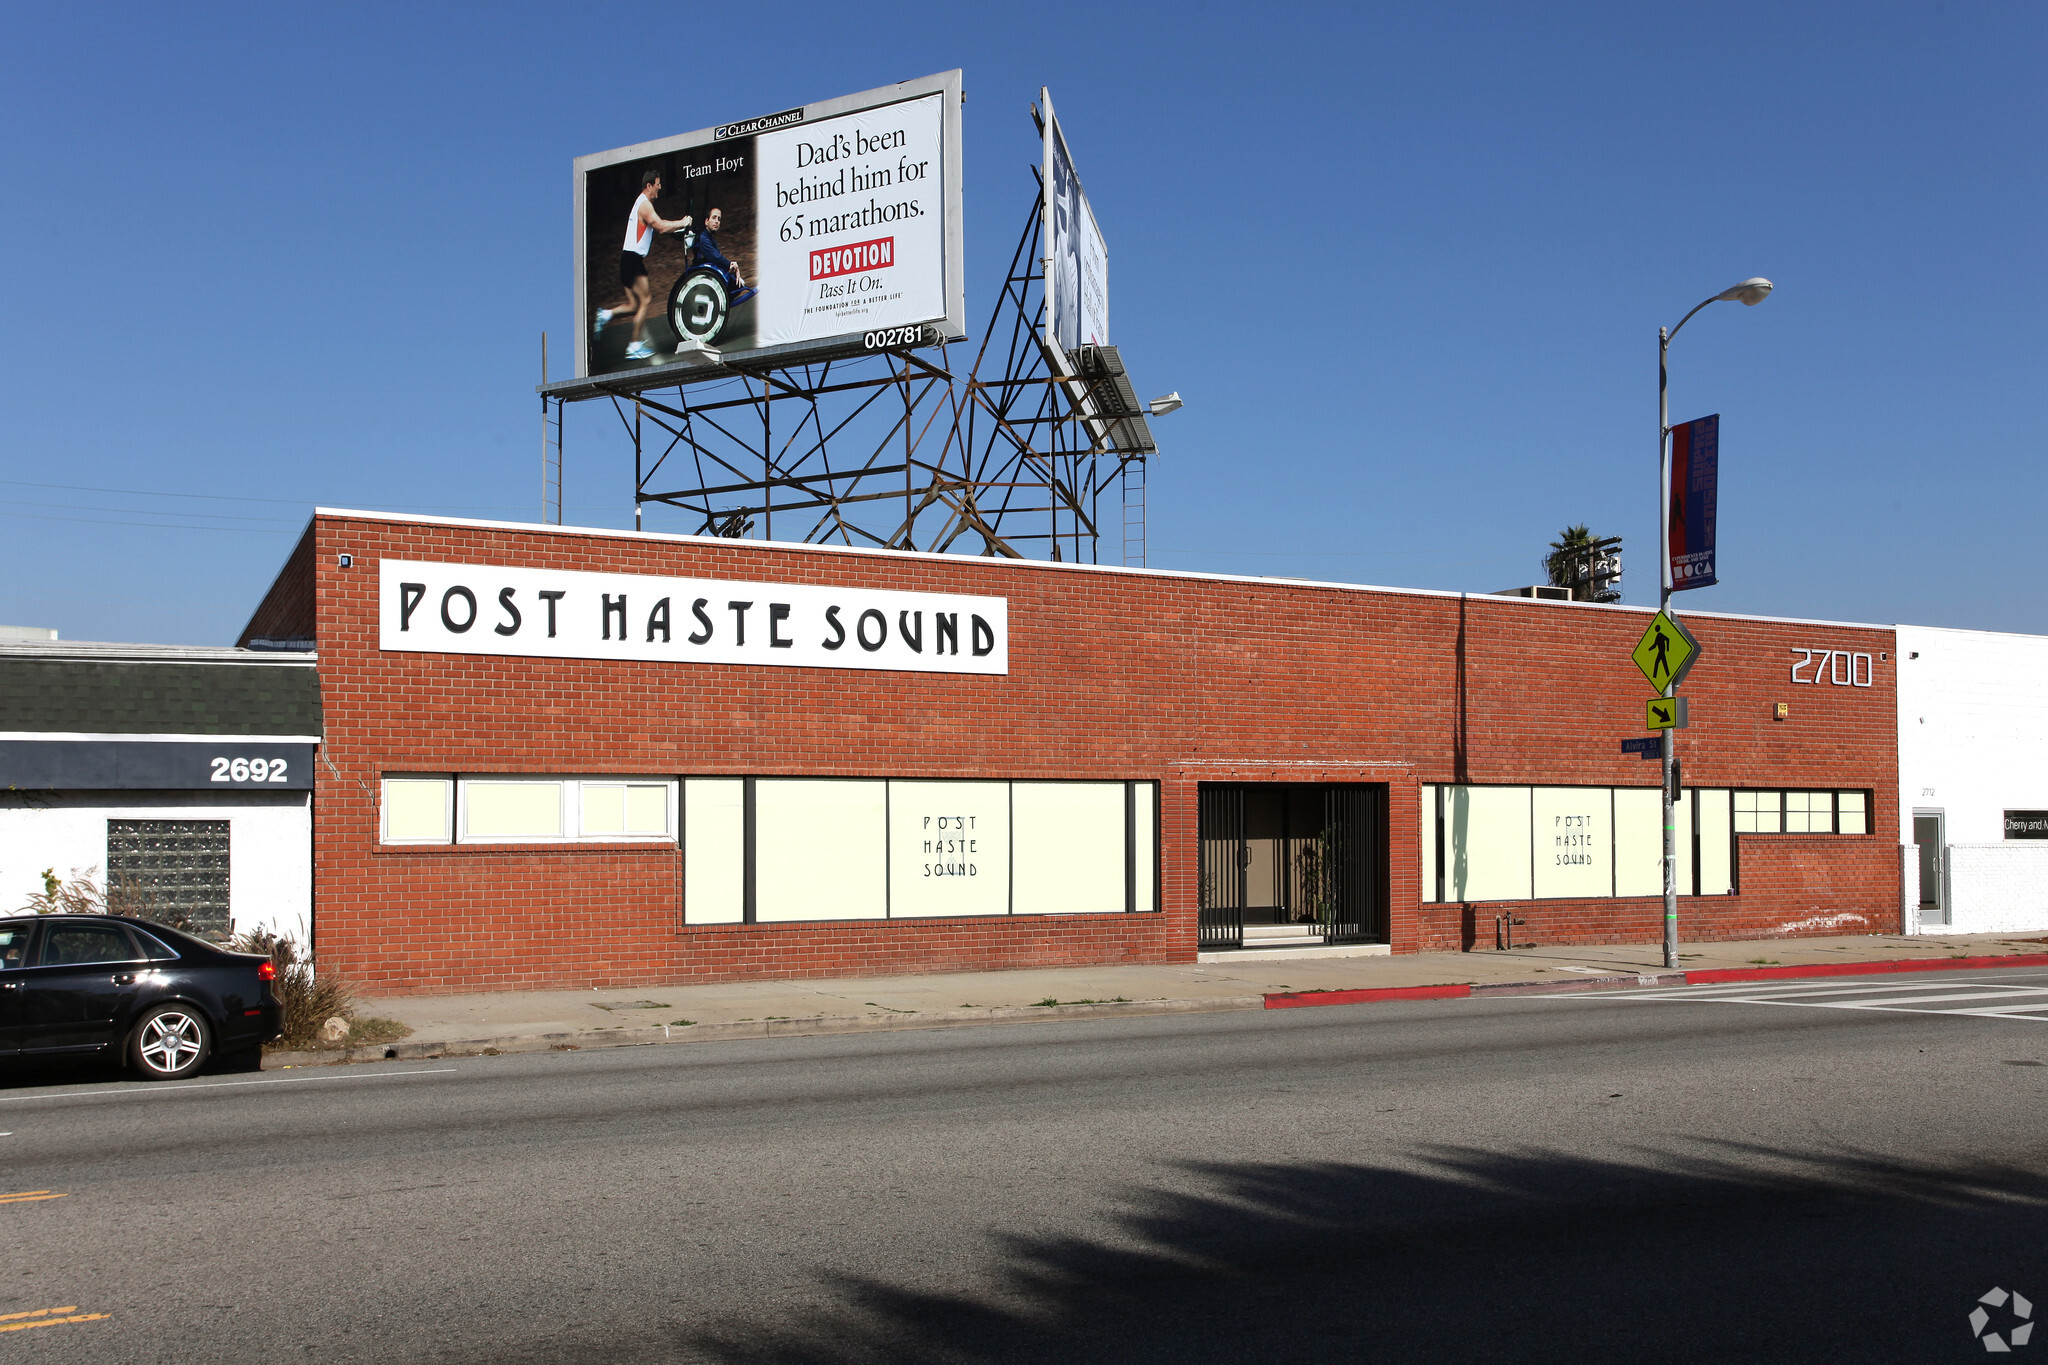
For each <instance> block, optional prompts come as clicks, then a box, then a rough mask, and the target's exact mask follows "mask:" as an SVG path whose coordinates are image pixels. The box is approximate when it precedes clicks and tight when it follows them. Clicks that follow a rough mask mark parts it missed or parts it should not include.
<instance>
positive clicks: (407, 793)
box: [384, 777, 453, 843]
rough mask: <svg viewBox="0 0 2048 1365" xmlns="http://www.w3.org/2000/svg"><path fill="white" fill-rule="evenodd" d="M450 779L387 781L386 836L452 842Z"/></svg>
mask: <svg viewBox="0 0 2048 1365" xmlns="http://www.w3.org/2000/svg"><path fill="white" fill-rule="evenodd" d="M451 785H453V784H452V783H450V782H448V781H447V780H446V779H438V780H436V779H429V778H411V777H393V778H386V779H385V782H384V837H385V838H386V839H423V840H425V839H431V840H437V841H439V842H442V843H446V842H447V841H448V788H449V787H450V786H451Z"/></svg>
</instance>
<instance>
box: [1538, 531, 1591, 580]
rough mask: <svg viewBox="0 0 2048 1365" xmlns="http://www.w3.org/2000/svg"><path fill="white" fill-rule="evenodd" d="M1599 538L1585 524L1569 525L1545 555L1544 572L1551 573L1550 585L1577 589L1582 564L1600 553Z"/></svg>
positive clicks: (1551, 543) (1552, 542) (1551, 544)
mask: <svg viewBox="0 0 2048 1365" xmlns="http://www.w3.org/2000/svg"><path fill="white" fill-rule="evenodd" d="M1598 545H1599V538H1598V537H1597V536H1595V535H1594V534H1593V533H1592V532H1591V531H1589V530H1587V529H1586V528H1585V527H1584V526H1567V527H1565V528H1564V534H1563V536H1561V537H1560V538H1558V539H1557V540H1553V541H1551V542H1550V553H1549V554H1547V555H1545V556H1543V572H1544V573H1545V574H1547V575H1549V578H1550V585H1551V586H1552V587H1555V588H1572V589H1577V588H1578V587H1579V586H1580V578H1579V575H1580V573H1581V572H1582V570H1581V569H1580V568H1579V566H1580V565H1581V564H1584V563H1586V562H1587V561H1588V560H1590V559H1593V558H1594V557H1595V556H1597V555H1598V554H1599V549H1598Z"/></svg>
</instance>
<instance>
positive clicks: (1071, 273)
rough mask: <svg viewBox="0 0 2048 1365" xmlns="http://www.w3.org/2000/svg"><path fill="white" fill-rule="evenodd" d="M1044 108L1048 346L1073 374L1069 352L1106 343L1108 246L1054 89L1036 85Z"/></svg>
mask: <svg viewBox="0 0 2048 1365" xmlns="http://www.w3.org/2000/svg"><path fill="white" fill-rule="evenodd" d="M1038 97H1039V99H1040V101H1041V102H1042V103H1041V105H1040V107H1041V108H1042V109H1043V110H1044V127H1045V134H1044V135H1045V174H1044V177H1043V184H1044V186H1045V190H1044V205H1043V210H1042V211H1043V213H1044V215H1045V221H1044V225H1043V227H1042V229H1041V235H1040V239H1039V240H1041V241H1042V242H1043V243H1044V244H1045V248H1044V249H1045V260H1044V262H1043V264H1044V268H1045V301H1046V309H1045V340H1046V350H1047V352H1048V353H1049V354H1050V355H1052V357H1053V358H1054V363H1055V364H1056V365H1058V366H1059V367H1060V368H1061V370H1062V371H1063V372H1064V373H1066V374H1069V375H1071V374H1074V373H1075V369H1074V366H1073V365H1072V363H1071V357H1072V356H1073V353H1074V352H1075V351H1076V350H1078V349H1080V348H1081V347H1083V346H1106V345H1108V344H1109V248H1108V247H1107V246H1105V245H1104V244H1103V240H1102V229H1101V228H1100V227H1098V226H1097V225H1096V222H1095V210H1094V209H1093V208H1091V207H1090V206H1089V204H1088V195H1087V193H1086V192H1085V191H1084V190H1082V188H1081V177H1080V176H1079V175H1077V174H1075V171H1074V157H1073V153H1072V152H1070V151H1069V150H1068V149H1067V139H1066V135H1065V134H1064V133H1062V132H1061V131H1060V121H1059V119H1058V118H1057V117H1056V116H1055V115H1054V113H1053V110H1052V91H1050V90H1048V89H1046V88H1045V87H1043V86H1040V87H1039V91H1038Z"/></svg>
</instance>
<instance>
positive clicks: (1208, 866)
mask: <svg viewBox="0 0 2048 1365" xmlns="http://www.w3.org/2000/svg"><path fill="white" fill-rule="evenodd" d="M1196 801H1197V803H1198V807H1197V812H1196V813H1197V815H1198V816H1199V821H1198V828H1197V830H1196V834H1197V837H1198V842H1199V843H1200V844H1201V850H1202V851H1201V860H1202V869H1201V870H1202V879H1201V900H1200V906H1201V932H1200V936H1199V939H1198V942H1199V945H1200V946H1201V947H1203V948H1242V947H1244V901H1245V876H1244V872H1245V865H1246V864H1247V863H1249V862H1250V861H1251V854H1250V851H1249V850H1248V849H1247V848H1246V847H1245V841H1244V788H1243V787H1218V786H1212V785H1210V784H1208V783H1204V784H1203V785H1202V786H1201V788H1200V789H1199V793H1198V795H1197V797H1196Z"/></svg>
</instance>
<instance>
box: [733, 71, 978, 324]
mask: <svg viewBox="0 0 2048 1365" xmlns="http://www.w3.org/2000/svg"><path fill="white" fill-rule="evenodd" d="M943 114H944V107H943V100H942V97H941V96H938V95H928V96H926V97H925V98H923V99H919V100H906V101H905V102H903V103H901V104H888V105H884V106H882V107H881V108H880V109H866V110H863V111H861V112H860V113H858V114H848V115H846V116H845V117H844V118H836V119H828V120H826V121H825V122H822V123H818V124H809V125H806V124H798V125H797V126H796V127H794V128H789V129H785V130H783V131H782V132H778V133H764V134H762V135H761V136H760V137H758V138H756V139H755V140H754V146H755V154H756V155H757V156H758V157H759V158H760V170H759V172H758V174H757V175H756V178H755V181H754V194H755V198H756V201H757V203H758V205H759V208H758V210H757V213H756V221H757V222H759V223H761V224H763V225H764V228H765V229H766V230H764V231H763V232H762V234H761V243H760V261H761V265H760V272H761V279H762V280H763V281H764V282H766V283H765V284H764V286H763V288H762V291H761V302H760V317H759V321H758V324H757V326H758V328H759V333H758V336H757V337H756V339H755V344H756V345H760V346H782V345H787V344H789V343H791V342H798V341H816V340H819V339H821V338H825V337H837V336H843V335H845V334H846V333H848V332H864V331H873V330H875V329H876V328H881V327H898V326H903V325H905V324H909V323H919V322H933V321H939V320H943V319H944V318H945V316H946V268H945V267H946V233H945V216H944V214H943V213H942V212H941V205H940V202H939V198H938V194H937V191H938V188H939V184H940V176H941V171H942V168H943V165H944V163H943V161H941V159H940V157H941V146H940V140H941V135H942V132H943V129H944V123H943ZM920 190H922V191H923V192H922V193H918V192H917V191H920Z"/></svg>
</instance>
